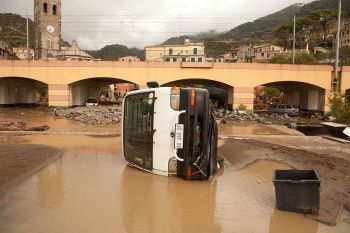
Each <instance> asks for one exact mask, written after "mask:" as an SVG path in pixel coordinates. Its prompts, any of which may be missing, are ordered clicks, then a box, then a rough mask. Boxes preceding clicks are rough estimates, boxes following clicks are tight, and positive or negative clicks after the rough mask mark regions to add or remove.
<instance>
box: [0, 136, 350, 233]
mask: <svg viewBox="0 0 350 233" xmlns="http://www.w3.org/2000/svg"><path fill="white" fill-rule="evenodd" d="M23 138H24V139H25V140H28V141H30V142H31V143H36V144H48V145H52V146H56V147H58V148H63V149H64V150H65V151H64V155H63V157H62V159H60V160H58V161H56V162H54V163H53V164H51V165H49V166H47V167H46V168H44V169H42V170H41V171H39V172H38V173H37V174H36V175H34V176H32V177H30V178H28V179H27V180H25V181H24V182H23V183H22V184H20V185H19V186H17V187H15V188H13V189H11V190H9V191H8V192H7V193H5V194H2V195H0V232H6V233H7V232H16V233H17V232H26V233H27V232H35V233H40V232H43V233H44V232H45V233H46V232H50V233H56V232H57V233H62V232H65V233H70V232H74V233H75V232H84V233H90V232H91V233H92V232H162V233H163V232H212V233H215V232H240V233H242V232H270V233H281V232H287V233H288V232H293V233H296V232H298V233H316V232H319V233H321V232H337V233H343V232H344V233H345V232H349V226H350V225H349V224H345V223H344V222H345V221H348V220H349V218H350V215H349V213H345V215H343V217H342V218H344V219H345V220H342V221H341V223H340V224H339V225H338V226H337V227H328V226H325V225H323V224H320V223H318V222H316V221H314V220H310V219H307V218H305V217H304V216H303V215H300V214H293V213H287V212H281V211H278V210H275V197H274V188H273V185H272V183H271V174H272V171H273V170H274V169H278V168H282V169H283V168H289V166H288V165H287V164H284V163H279V162H275V161H269V160H259V161H257V162H256V163H253V164H250V165H248V166H247V167H246V168H244V169H242V170H239V171H229V170H228V169H226V170H225V168H222V169H221V170H220V172H219V174H218V175H216V176H215V177H214V178H213V179H212V180H211V181H204V182H188V181H183V180H182V179H179V178H177V177H162V176H157V175H152V174H148V173H145V172H143V171H139V170H137V169H135V168H132V167H129V166H128V165H127V164H126V162H125V161H124V160H123V158H122V156H121V155H120V142H119V140H120V138H119V137H88V136H53V135H48V136H34V135H32V136H25V137H23ZM220 143H223V142H222V141H221V142H220Z"/></svg>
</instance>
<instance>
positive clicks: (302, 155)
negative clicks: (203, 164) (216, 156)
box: [220, 136, 350, 225]
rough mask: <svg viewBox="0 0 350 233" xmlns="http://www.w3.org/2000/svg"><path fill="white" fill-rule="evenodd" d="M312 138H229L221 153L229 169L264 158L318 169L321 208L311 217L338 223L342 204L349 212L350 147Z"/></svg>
mask: <svg viewBox="0 0 350 233" xmlns="http://www.w3.org/2000/svg"><path fill="white" fill-rule="evenodd" d="M312 139H313V140H310V139H307V137H293V138H289V137H288V136H287V137H286V136H284V137H277V138H274V137H255V138H254V139H249V138H245V139H244V138H243V139H242V138H240V139H239V140H234V139H229V140H226V141H225V142H224V143H223V145H222V146H221V147H220V153H222V155H223V156H224V157H225V158H226V162H227V164H228V167H229V169H234V170H238V169H241V168H243V167H245V166H246V165H247V164H250V163H253V162H255V161H257V160H263V159H269V160H275V161H280V162H284V163H286V164H288V165H289V166H291V167H293V168H297V169H316V170H317V172H318V173H319V175H320V178H321V206H320V208H321V209H320V214H319V216H317V217H315V216H310V217H314V218H316V219H319V220H320V221H321V222H324V223H326V224H329V225H335V224H336V222H337V220H338V217H339V215H340V213H341V210H342V208H343V207H344V208H346V209H347V210H348V211H350V147H349V145H346V144H341V143H338V142H332V141H328V140H326V139H322V138H320V137H313V138H312ZM291 141H292V142H291ZM298 142H299V143H298ZM305 145H308V146H309V148H305ZM318 145H319V146H321V145H322V147H323V148H318ZM303 146H304V147H303Z"/></svg>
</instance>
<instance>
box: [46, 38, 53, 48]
mask: <svg viewBox="0 0 350 233" xmlns="http://www.w3.org/2000/svg"><path fill="white" fill-rule="evenodd" d="M47 49H52V41H51V40H47Z"/></svg>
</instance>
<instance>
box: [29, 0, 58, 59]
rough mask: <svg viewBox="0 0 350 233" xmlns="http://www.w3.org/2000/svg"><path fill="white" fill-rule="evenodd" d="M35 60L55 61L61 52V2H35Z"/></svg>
mask: <svg viewBox="0 0 350 233" xmlns="http://www.w3.org/2000/svg"><path fill="white" fill-rule="evenodd" d="M34 25H35V59H36V60H55V57H56V55H57V54H58V53H59V52H60V51H61V45H60V40H61V0H34Z"/></svg>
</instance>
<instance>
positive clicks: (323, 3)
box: [165, 0, 350, 56]
mask: <svg viewBox="0 0 350 233" xmlns="http://www.w3.org/2000/svg"><path fill="white" fill-rule="evenodd" d="M324 9H334V10H337V9H338V1H337V0H317V1H314V2H311V3H309V4H305V5H303V4H300V3H296V4H293V5H291V6H289V7H287V8H285V9H282V10H281V11H278V12H276V13H273V14H270V15H267V16H265V17H261V18H259V19H257V20H255V21H253V22H247V23H244V24H241V25H239V26H237V27H235V28H233V29H231V30H229V31H227V32H224V33H208V35H206V33H201V34H198V35H183V36H178V37H172V38H170V39H168V40H167V41H165V43H171V44H172V43H183V40H184V39H185V38H189V39H191V40H194V41H202V42H204V43H205V47H206V54H207V55H213V56H215V55H220V54H224V53H227V52H228V51H229V49H230V47H231V46H239V45H242V44H250V43H251V44H259V43H260V44H261V43H277V44H280V45H281V46H283V43H282V42H281V39H280V38H279V37H278V33H277V31H278V29H279V28H280V27H282V26H284V25H286V24H289V25H290V22H291V20H292V19H293V15H294V14H295V15H296V17H297V18H299V19H301V20H303V19H304V18H306V17H310V15H311V14H312V13H314V12H316V11H320V10H324ZM342 11H343V14H344V15H345V16H347V17H349V16H350V0H342ZM313 20H315V19H313ZM316 29H317V28H316V27H314V28H313V31H312V33H313V35H312V36H315V35H317V32H316ZM318 30H321V29H320V28H319V29H318ZM311 39H316V40H317V41H316V42H315V41H314V43H312V41H311V45H312V44H314V45H315V46H317V45H318V42H319V39H318V38H311Z"/></svg>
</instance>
